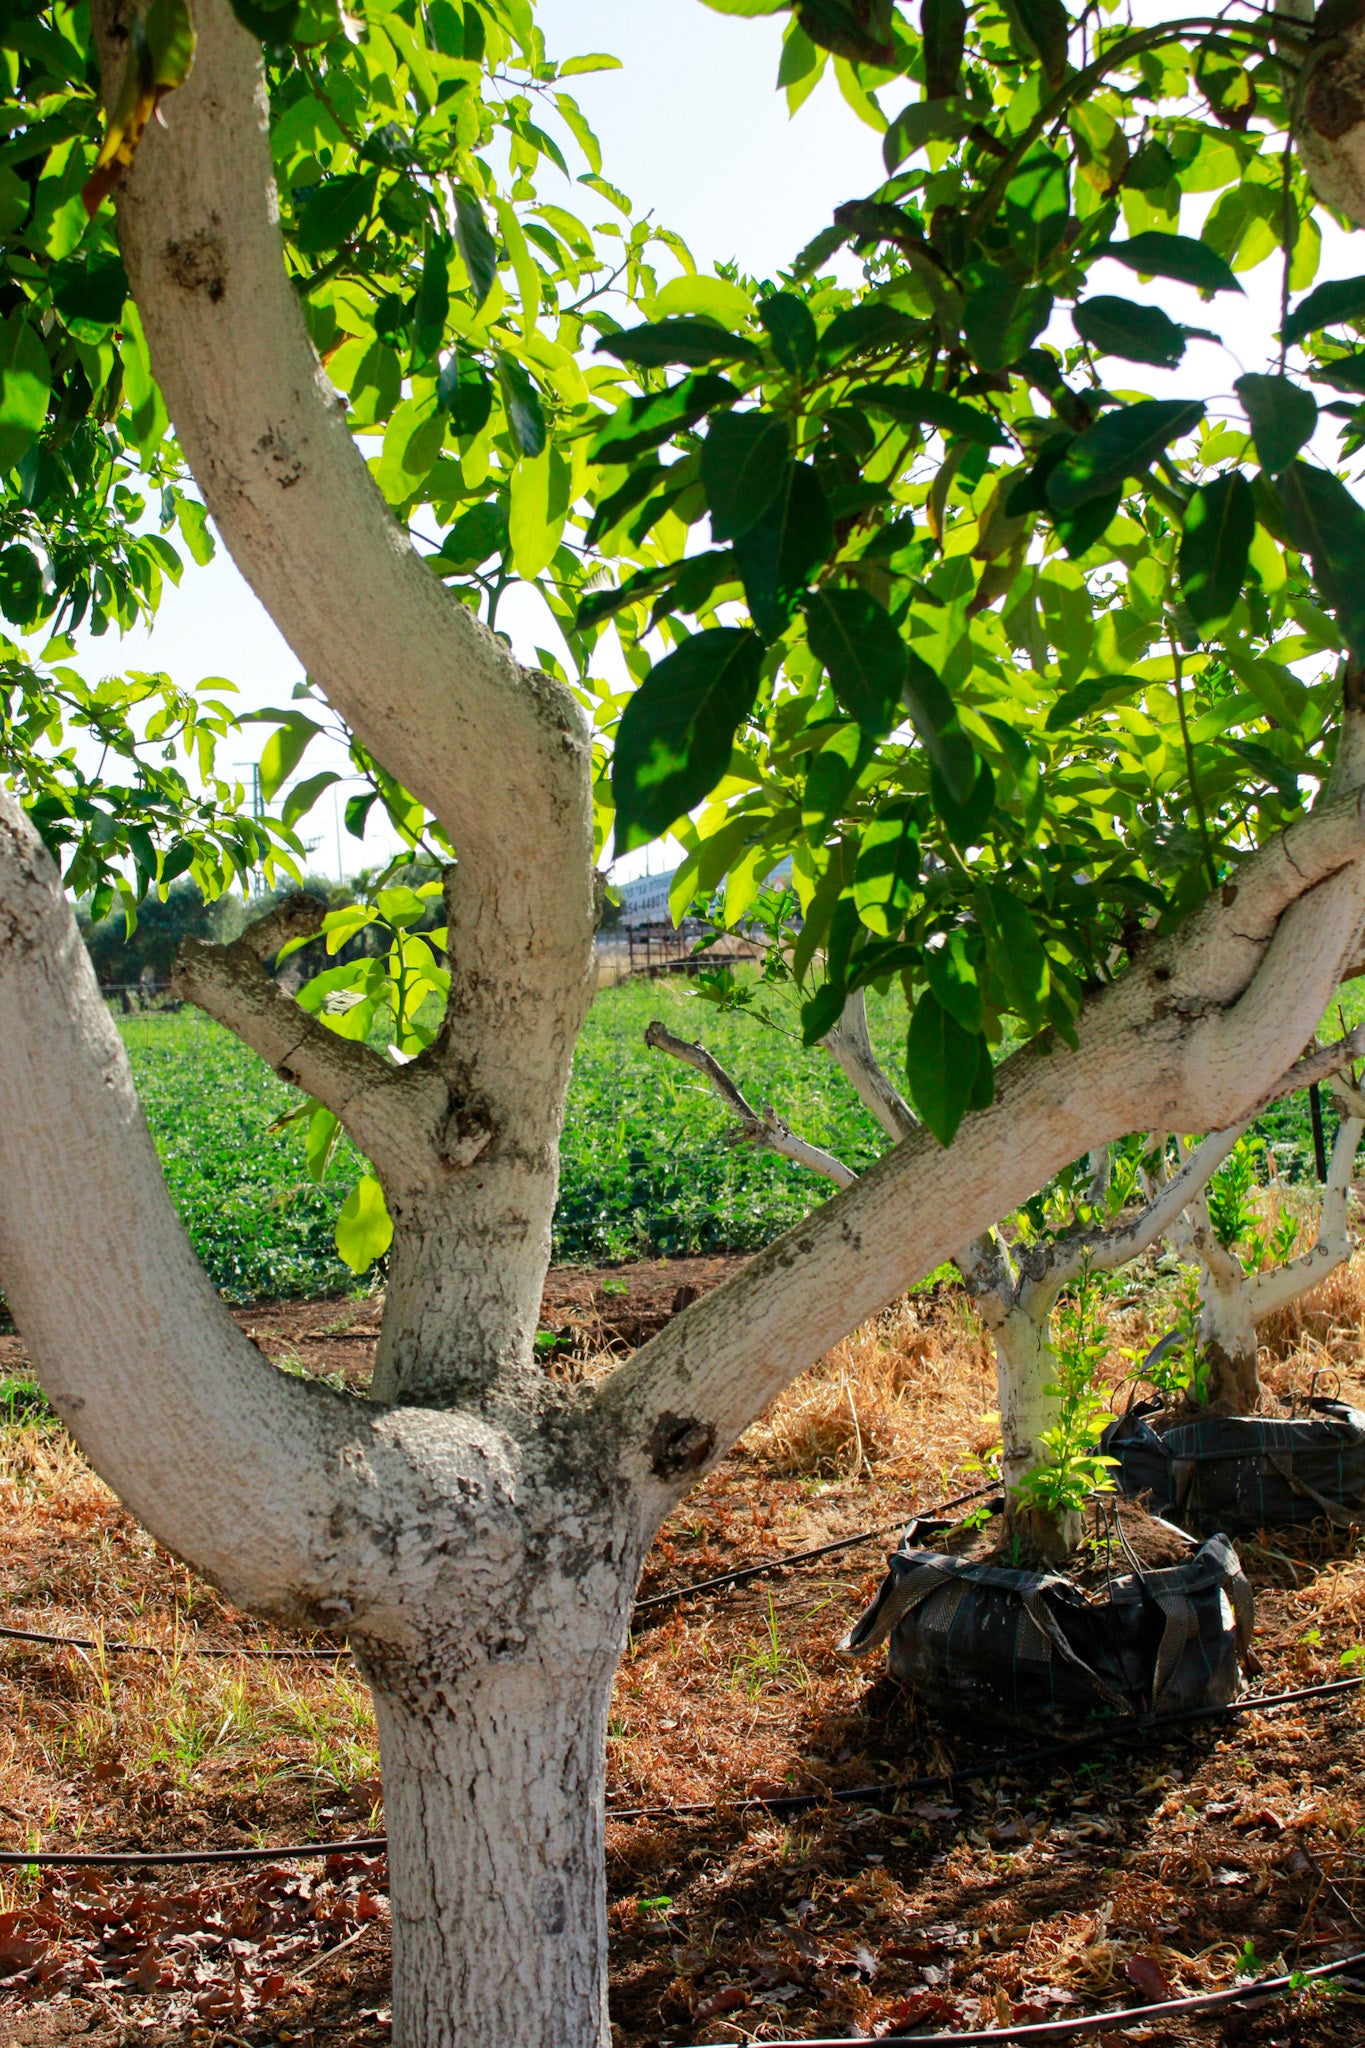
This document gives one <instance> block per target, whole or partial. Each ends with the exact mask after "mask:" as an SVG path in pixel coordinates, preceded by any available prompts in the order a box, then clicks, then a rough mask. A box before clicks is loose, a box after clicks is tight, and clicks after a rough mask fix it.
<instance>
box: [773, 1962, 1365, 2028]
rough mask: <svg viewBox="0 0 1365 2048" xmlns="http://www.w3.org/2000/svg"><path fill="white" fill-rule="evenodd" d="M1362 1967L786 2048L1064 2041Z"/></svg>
mask: <svg viewBox="0 0 1365 2048" xmlns="http://www.w3.org/2000/svg"><path fill="white" fill-rule="evenodd" d="M1362 1963H1365V1949H1357V1951H1356V1953H1355V1954H1354V1955H1350V1956H1343V1957H1342V1958H1341V1960H1340V1961H1339V1962H1335V1963H1315V1964H1314V1966H1313V1968H1312V1969H1311V1970H1295V1971H1294V1972H1293V1974H1292V1975H1289V1976H1282V1977H1259V1978H1257V1979H1256V1981H1255V1982H1254V1983H1251V1984H1237V1985H1234V1986H1233V1988H1232V1989H1231V1990H1230V1991H1202V1992H1198V1993H1196V1994H1195V1996H1194V1997H1192V1998H1163V1999H1159V2000H1158V2001H1157V2002H1156V2003H1155V2004H1153V2005H1127V2006H1122V2007H1119V2008H1118V2009H1116V2010H1111V2011H1109V2012H1090V2013H1084V2014H1075V2015H1073V2016H1072V2017H1071V2018H1069V2019H1064V2020H1031V2021H1030V2022H1029V2023H1028V2024H1027V2025H1025V2026H1019V2027H1011V2026H1008V2025H1007V2026H1003V2027H978V2028H976V2029H975V2030H974V2031H972V2032H970V2033H966V2034H905V2033H901V2032H899V2031H897V2030H896V2029H894V2028H893V2030H892V2031H891V2032H890V2033H889V2034H856V2035H850V2034H842V2035H839V2036H831V2035H823V2036H821V2037H820V2038H819V2039H818V2040H809V2039H803V2038H801V2037H799V2036H798V2037H797V2038H796V2039H794V2040H792V2041H791V2042H789V2043H788V2048H883V2044H884V2043H885V2042H887V2041H904V2042H906V2043H908V2044H909V2048H989V2044H991V2043H994V2042H996V2041H1064V2040H1066V2038H1067V2037H1068V2036H1069V2035H1071V2034H1098V2033H1101V2032H1104V2031H1107V2030H1108V2029H1109V2028H1110V2027H1131V2026H1134V2025H1137V2024H1139V2023H1145V2022H1147V2021H1150V2020H1163V2019H1188V2018H1191V2017H1193V2016H1195V2015H1197V2014H1199V2013H1204V2012H1220V2011H1222V2010H1223V2008H1224V2007H1225V2006H1229V2005H1246V2004H1247V2003H1249V2002H1250V2001H1251V2000H1253V1999H1257V1998H1274V1997H1278V1996H1279V1995H1280V1994H1281V1993H1283V1992H1285V1991H1297V1990H1299V1988H1300V1987H1301V1986H1302V1985H1304V1984H1311V1983H1316V1982H1317V1981H1318V1980H1319V1979H1321V1978H1323V1977H1340V1976H1342V1975H1344V1974H1345V1972H1346V1971H1348V1970H1354V1969H1358V1968H1359V1967H1360V1965H1361V1964H1362Z"/></svg>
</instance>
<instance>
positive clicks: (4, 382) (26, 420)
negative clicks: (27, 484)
mask: <svg viewBox="0 0 1365 2048" xmlns="http://www.w3.org/2000/svg"><path fill="white" fill-rule="evenodd" d="M51 388H52V366H51V364H50V362H49V361H48V354H47V350H46V348H45V347H44V346H43V338H42V336H41V334H40V333H39V332H38V329H37V327H36V326H35V325H34V323H33V321H31V320H30V319H29V317H28V313H27V311H26V309H25V304H24V301H23V300H22V299H21V300H20V302H19V304H18V305H17V306H16V307H15V308H14V310H13V312H12V313H11V314H10V316H9V318H8V319H7V320H6V321H5V324H4V326H3V328H0V473H4V472H7V471H9V470H11V469H13V467H14V465H15V463H16V462H18V461H19V459H20V457H21V456H23V455H25V454H26V453H27V452H28V450H29V449H30V448H31V447H32V445H33V442H34V439H35V437H36V436H37V434H38V433H39V432H40V431H41V429H42V425H43V422H44V420H45V419H46V418H47V405H48V398H49V395H50V392H51Z"/></svg>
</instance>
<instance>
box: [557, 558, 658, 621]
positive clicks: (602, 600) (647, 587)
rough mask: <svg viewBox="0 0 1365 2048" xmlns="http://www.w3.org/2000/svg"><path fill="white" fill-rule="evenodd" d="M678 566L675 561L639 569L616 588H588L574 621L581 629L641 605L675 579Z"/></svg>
mask: <svg viewBox="0 0 1365 2048" xmlns="http://www.w3.org/2000/svg"><path fill="white" fill-rule="evenodd" d="M680 566H681V565H680V564H679V563H677V562H665V563H664V564H663V566H662V568H659V569H639V570H637V571H636V573H635V575H633V576H628V577H627V578H626V580H625V582H624V583H622V584H620V585H619V586H618V587H617V588H616V589H615V590H593V591H589V593H588V595H587V596H586V597H585V598H584V599H583V602H582V603H581V604H580V605H579V607H578V616H577V619H576V621H575V623H576V625H577V626H578V628H579V630H580V632H587V631H588V630H589V629H590V628H591V627H593V626H600V625H601V623H602V621H603V620H604V619H610V618H612V617H614V616H615V614H616V613H617V612H622V611H624V610H625V609H626V607H627V606H628V605H632V604H641V603H643V601H644V600H645V599H646V598H648V597H654V596H656V595H657V594H658V592H659V591H661V590H666V589H667V588H668V586H669V584H671V583H674V582H676V580H677V577H678V573H679V568H680Z"/></svg>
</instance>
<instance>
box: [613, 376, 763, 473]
mask: <svg viewBox="0 0 1365 2048" xmlns="http://www.w3.org/2000/svg"><path fill="white" fill-rule="evenodd" d="M738 397H739V393H738V391H736V389H735V387H734V385H733V384H731V383H730V382H729V381H728V380H727V379H726V378H724V377H717V376H715V375H713V374H710V373H706V372H703V373H702V374H701V375H699V376H695V377H684V378H683V379H682V380H681V382H679V383H677V384H673V385H670V387H669V389H668V390H667V391H647V392H645V393H644V395H643V396H642V397H640V398H628V399H627V400H626V402H625V404H624V405H622V406H621V407H619V408H618V410H617V411H616V412H614V413H613V414H612V416H611V418H610V419H609V420H608V421H607V422H606V425H605V426H603V427H602V428H600V429H599V431H598V432H597V433H596V434H595V435H594V436H593V440H592V445H591V446H590V447H589V449H588V454H589V457H590V458H591V460H592V461H594V462H603V463H623V462H633V461H634V460H635V458H636V456H637V455H643V454H645V453H646V452H647V451H648V450H649V449H651V448H657V447H659V446H660V444H661V443H662V442H664V441H668V440H671V439H672V437H673V435H674V434H680V433H682V432H683V430H684V429H685V428H687V427H691V426H694V425H695V424H696V422H697V421H698V420H699V419H701V418H702V417H703V415H704V414H706V413H708V412H711V411H713V410H714V409H715V408H716V407H717V406H721V405H733V404H734V402H735V400H736V399H737V398H738Z"/></svg>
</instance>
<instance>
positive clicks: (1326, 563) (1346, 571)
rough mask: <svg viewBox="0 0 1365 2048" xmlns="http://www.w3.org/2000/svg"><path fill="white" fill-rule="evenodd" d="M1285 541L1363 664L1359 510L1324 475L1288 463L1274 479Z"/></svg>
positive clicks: (1364, 581) (1364, 594)
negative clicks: (1304, 560) (1308, 565)
mask: <svg viewBox="0 0 1365 2048" xmlns="http://www.w3.org/2000/svg"><path fill="white" fill-rule="evenodd" d="M1279 494H1280V504H1281V506H1282V507H1283V509H1284V519H1285V525H1286V526H1287V527H1288V529H1289V538H1290V540H1291V541H1292V542H1293V544H1294V546H1295V547H1296V548H1297V549H1298V551H1299V553H1300V554H1301V555H1307V556H1308V557H1309V559H1310V560H1311V562H1312V564H1313V579H1314V581H1315V582H1316V584H1317V586H1318V589H1319V591H1320V593H1321V595H1322V601H1323V603H1324V604H1325V605H1326V606H1327V609H1328V610H1329V611H1331V612H1334V613H1335V614H1336V621H1337V629H1338V631H1339V632H1340V634H1341V637H1342V639H1343V640H1344V641H1345V642H1346V644H1347V646H1348V647H1349V648H1350V650H1351V652H1352V654H1354V656H1355V657H1356V659H1357V661H1359V660H1361V659H1362V658H1365V509H1362V507H1361V506H1360V505H1359V504H1358V503H1357V501H1356V499H1355V498H1354V497H1352V495H1351V493H1350V492H1349V491H1348V490H1347V488H1346V486H1345V484H1343V483H1340V482H1338V480H1337V478H1336V477H1334V476H1332V475H1331V474H1330V472H1329V471H1327V470H1325V469H1317V468H1315V467H1313V466H1311V465H1310V464H1308V463H1306V462H1291V464H1290V465H1289V468H1288V469H1287V470H1286V471H1285V473H1284V475H1283V476H1282V477H1281V478H1280V479H1279Z"/></svg>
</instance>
